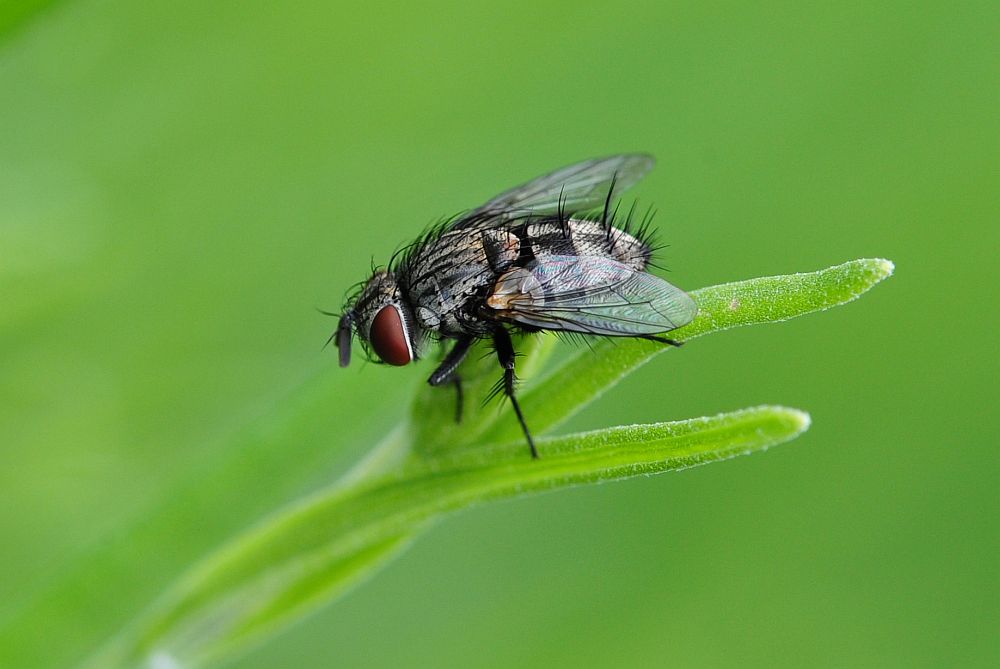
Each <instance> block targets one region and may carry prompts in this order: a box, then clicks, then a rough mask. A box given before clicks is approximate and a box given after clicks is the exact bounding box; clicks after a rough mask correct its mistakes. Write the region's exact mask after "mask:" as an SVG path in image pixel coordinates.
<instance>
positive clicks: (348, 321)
mask: <svg viewBox="0 0 1000 669" xmlns="http://www.w3.org/2000/svg"><path fill="white" fill-rule="evenodd" d="M353 326H354V312H353V311H351V310H348V311H346V312H344V314H343V315H342V316H341V317H340V321H339V322H338V323H337V329H336V331H334V333H333V334H332V335H330V339H328V340H327V342H326V343H327V344H329V343H330V341H331V340H333V339H334V338H335V337H336V340H337V350H338V351H340V366H341V367H347V366H348V365H350V364H351V334H352V333H351V330H352V329H353Z"/></svg>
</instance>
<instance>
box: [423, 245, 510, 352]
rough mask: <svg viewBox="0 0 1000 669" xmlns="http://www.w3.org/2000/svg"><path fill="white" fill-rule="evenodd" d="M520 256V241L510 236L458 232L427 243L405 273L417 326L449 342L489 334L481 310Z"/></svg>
mask: <svg viewBox="0 0 1000 669" xmlns="http://www.w3.org/2000/svg"><path fill="white" fill-rule="evenodd" d="M519 252H520V240H519V239H518V237H517V235H515V234H513V233H512V232H510V231H507V230H476V229H472V230H456V231H454V232H449V233H447V234H444V235H441V236H440V237H438V238H437V239H434V240H432V241H430V242H428V243H427V244H426V246H424V247H422V248H421V249H420V250H419V251H418V252H417V253H415V254H414V255H413V257H412V258H411V259H410V260H409V261H408V262H407V265H406V267H405V270H404V272H405V284H406V287H407V291H406V292H407V296H408V297H409V299H410V301H411V303H412V304H413V309H414V315H415V317H416V320H417V322H418V323H419V324H420V326H421V327H422V328H424V329H425V330H429V331H434V332H438V333H440V334H442V335H445V336H458V335H461V334H476V333H480V332H485V331H487V330H488V324H486V323H483V322H481V321H480V320H479V319H478V318H477V316H476V312H477V307H478V305H479V304H481V302H480V301H481V299H482V297H483V295H484V294H486V293H487V292H488V290H489V289H490V288H491V287H492V285H493V283H494V281H495V280H496V277H497V276H498V275H499V274H501V273H502V272H504V271H506V270H507V269H508V268H509V267H511V266H512V265H513V264H514V262H515V261H516V260H517V258H518V254H519Z"/></svg>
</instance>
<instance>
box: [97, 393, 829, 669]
mask: <svg viewBox="0 0 1000 669" xmlns="http://www.w3.org/2000/svg"><path fill="white" fill-rule="evenodd" d="M808 426H809V416H808V415H807V414H805V413H803V412H801V411H797V410H795V409H787V408H783V407H758V408H754V409H745V410H742V411H736V412H732V413H728V414H721V415H718V416H712V417H707V418H695V419H691V420H685V421H679V422H674V423H657V424H652V425H635V426H628V427H618V428H610V429H606V430H599V431H596V432H589V433H584V434H575V435H569V436H565V437H559V438H554V439H547V440H543V441H541V442H540V449H541V451H542V454H543V457H542V459H541V460H538V461H532V460H529V459H527V458H524V457H516V455H518V454H519V455H521V456H523V453H522V452H521V450H522V449H520V448H518V447H517V445H507V446H494V447H489V448H484V449H483V450H482V451H481V452H475V451H469V450H462V451H459V452H457V453H455V454H454V455H451V456H445V457H442V458H441V459H439V460H437V461H435V462H434V463H433V464H429V463H426V462H422V463H421V462H420V461H418V464H413V465H411V466H410V467H408V468H407V469H406V470H404V471H403V472H401V473H399V474H396V475H389V476H385V477H383V478H381V479H379V480H376V481H368V482H364V481H359V482H357V483H356V484H354V485H353V486H344V485H337V486H334V487H332V488H330V489H329V490H327V491H324V492H320V493H318V494H316V495H313V496H311V497H309V498H307V499H306V500H305V501H303V502H301V503H299V504H297V505H296V506H294V507H292V508H291V509H289V510H287V511H285V512H283V513H279V514H277V515H275V516H274V517H272V518H270V519H269V520H268V521H267V522H265V523H264V524H263V525H261V526H259V527H256V528H254V529H252V530H250V531H249V532H247V533H245V534H244V535H243V536H241V537H239V538H237V539H236V540H235V541H233V542H232V543H230V544H229V545H227V546H226V547H224V548H223V549H222V550H221V551H219V552H218V553H217V554H216V555H214V556H213V557H211V558H209V559H208V560H207V561H205V562H204V563H203V564H202V565H200V566H199V567H198V568H196V569H195V570H194V571H193V572H192V573H190V574H189V575H188V576H187V577H185V578H184V579H182V580H181V581H180V582H179V583H178V584H177V585H176V586H175V588H174V589H173V590H172V591H171V592H169V593H168V594H167V595H166V597H164V598H163V599H162V600H161V602H160V603H159V605H158V606H157V607H156V608H154V609H153V610H152V611H151V612H150V613H149V615H148V616H147V617H146V618H145V619H144V620H143V621H142V622H141V623H140V624H139V625H138V626H137V627H136V628H135V629H132V630H129V631H128V632H126V633H125V634H124V635H123V636H122V637H121V638H120V639H118V640H117V641H116V642H115V643H114V644H113V645H112V646H111V647H110V648H109V649H107V650H106V651H105V652H104V653H103V654H101V655H99V656H98V657H95V658H94V659H93V661H92V662H90V663H89V664H88V665H87V666H88V668H89V669H97V668H98V667H124V666H143V665H152V664H154V662H155V663H158V666H169V667H184V668H193V667H201V666H208V665H213V664H215V663H218V662H221V661H223V660H225V659H227V658H229V657H231V656H232V655H234V654H236V653H238V652H239V651H241V650H243V649H245V648H246V647H247V646H248V645H250V644H253V643H255V642H258V641H260V640H261V639H262V638H264V637H265V636H267V635H269V634H272V633H274V632H275V631H277V630H278V629H280V628H281V627H283V626H285V625H287V624H289V623H290V622H292V621H294V620H297V619H298V618H300V617H302V616H303V615H305V614H306V613H308V612H309V611H311V610H313V609H315V608H316V607H318V606H320V605H322V604H325V603H328V602H329V601H332V600H333V599H334V598H336V597H337V596H339V595H340V594H342V593H343V592H345V591H346V590H347V589H348V588H349V587H350V586H351V585H353V584H354V583H356V582H357V581H359V580H360V579H362V578H364V577H365V576H367V575H370V574H371V573H372V572H373V570H375V569H376V568H377V567H379V566H381V565H382V564H384V563H385V561H386V560H387V559H388V558H390V557H392V556H393V555H395V554H396V553H397V552H398V551H399V549H400V548H402V547H403V546H404V545H405V544H406V543H407V541H408V540H409V539H410V538H411V537H412V536H413V535H414V533H416V532H418V531H419V530H420V529H421V528H423V527H425V526H426V525H427V524H428V522H429V521H431V520H433V519H434V518H435V517H436V516H439V515H440V514H442V513H446V512H450V511H454V510H456V509H460V508H463V507H466V506H469V505H472V504H475V503H478V502H482V501H485V500H492V499H498V498H505V497H515V496H519V495H524V494H527V493H531V492H537V491H542V490H554V489H558V488H563V487H567V486H572V485H579V484H583V483H593V482H599V481H606V480H614V479H622V478H628V477H632V476H638V475H643V474H652V473H658V472H665V471H671V470H679V469H685V468H688V467H692V466H696V465H700V464H705V463H708V462H713V461H717V460H723V459H726V458H731V457H734V456H736V455H741V454H746V453H751V452H753V451H757V450H761V449H765V448H767V447H769V446H772V445H774V444H778V443H781V442H784V441H787V440H789V439H792V438H794V437H795V436H797V435H798V434H800V433H801V432H803V431H804V430H805V429H807V428H808Z"/></svg>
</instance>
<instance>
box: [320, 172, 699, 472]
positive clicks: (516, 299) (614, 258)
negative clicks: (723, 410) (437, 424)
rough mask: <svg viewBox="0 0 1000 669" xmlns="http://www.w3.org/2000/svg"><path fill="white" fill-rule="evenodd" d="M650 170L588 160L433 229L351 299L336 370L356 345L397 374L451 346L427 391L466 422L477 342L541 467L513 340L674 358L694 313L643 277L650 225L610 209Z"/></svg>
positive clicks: (667, 288) (690, 304)
mask: <svg viewBox="0 0 1000 669" xmlns="http://www.w3.org/2000/svg"><path fill="white" fill-rule="evenodd" d="M653 164H654V160H653V158H652V156H648V155H644V154H624V155H618V156H609V157H607V158H597V159H594V160H587V161H584V162H582V163H577V164H575V165H570V166H569V167H565V168H563V169H561V170H557V171H555V172H552V173H551V174H547V175H545V176H542V177H539V178H537V179H535V180H533V181H529V182H528V183H526V184H524V185H522V186H518V187H517V188H514V189H512V190H509V191H506V192H504V193H502V194H500V195H498V196H496V197H495V198H493V199H492V200H490V201H489V202H487V203H486V204H484V205H482V206H481V207H479V208H477V209H474V210H472V211H470V212H468V213H465V214H462V215H460V216H458V217H455V218H453V219H450V220H448V221H445V222H444V223H441V224H438V225H436V226H433V227H432V228H431V229H429V230H428V231H426V232H425V233H424V234H423V235H422V236H421V237H420V238H419V239H417V240H416V241H415V242H414V243H413V244H411V245H410V246H408V247H406V248H405V249H404V250H403V251H402V252H400V253H397V254H396V255H395V256H394V257H393V259H392V261H390V263H389V265H388V267H386V268H379V269H376V270H375V272H374V274H373V275H372V277H371V278H370V279H368V281H367V282H365V283H364V284H363V285H362V286H361V288H360V290H359V291H358V292H357V293H356V294H355V295H354V296H352V297H351V298H350V299H348V301H347V304H346V305H345V307H344V309H343V312H342V315H341V316H340V322H339V324H338V326H337V331H336V332H335V333H334V334H333V336H332V337H331V339H335V340H336V344H337V347H338V348H339V349H340V366H341V367H346V366H347V365H348V364H349V363H350V361H351V338H352V334H355V335H357V337H358V339H359V340H360V341H361V344H362V346H363V347H364V349H365V352H366V354H368V355H369V357H370V358H371V359H372V360H374V361H375V362H379V361H381V362H384V363H388V364H390V365H406V364H408V363H410V362H413V361H414V360H417V359H419V358H420V357H421V356H422V355H423V354H424V352H425V351H426V349H427V347H428V344H429V342H431V341H433V340H440V341H444V340H448V341H451V342H453V344H452V347H451V350H450V351H449V352H448V353H447V355H445V357H444V359H443V360H442V362H441V364H440V365H438V367H437V369H435V370H434V373H433V374H431V376H430V379H428V381H429V383H430V384H431V385H433V386H440V385H444V384H454V385H455V386H456V388H457V390H458V398H459V416H461V401H462V400H461V398H462V394H461V379H460V378H459V376H458V373H457V370H458V366H459V364H460V363H461V362H462V360H463V359H464V358H465V356H466V354H467V353H468V352H469V349H470V347H471V346H472V344H473V342H475V341H476V340H478V339H486V338H489V339H491V340H492V341H493V345H494V347H495V348H496V353H497V357H498V359H499V361H500V366H501V367H502V368H503V379H502V388H503V391H504V392H505V394H506V395H507V397H509V398H510V401H511V404H512V405H513V407H514V412H515V413H516V414H517V418H518V420H519V421H520V423H521V427H522V428H523V430H524V436H525V438H527V440H528V446H529V447H530V448H531V455H532V457H536V458H537V457H538V452H537V451H536V449H535V443H534V440H533V439H532V437H531V432H530V431H529V430H528V425H527V423H526V422H525V418H524V415H523V413H522V412H521V406H520V404H519V403H518V401H517V398H516V396H515V375H514V360H515V352H514V346H513V343H512V340H511V332H538V331H541V330H554V331H558V332H572V333H578V334H583V335H596V336H605V337H642V338H644V339H652V340H655V341H659V342H662V343H664V344H671V345H674V346H676V345H679V342H676V341H674V340H672V339H668V338H666V337H663V336H662V334H663V333H665V332H669V331H670V330H673V329H675V328H679V327H681V326H682V325H685V324H687V323H689V322H691V320H692V319H693V318H694V317H695V314H696V313H697V311H698V308H697V306H696V305H695V303H694V300H692V299H691V298H690V297H689V296H688V295H687V293H685V292H684V291H682V290H680V289H679V288H676V287H674V286H672V285H670V284H669V283H667V282H666V281H664V280H663V279H661V278H659V277H657V276H654V275H652V274H649V273H647V272H646V269H647V267H648V266H649V264H650V259H651V256H652V252H653V247H652V245H651V244H650V243H649V237H648V235H647V233H646V224H648V217H647V219H646V221H644V223H643V225H641V226H639V229H638V230H635V231H632V230H631V228H632V226H631V223H632V212H631V211H630V212H629V213H628V214H627V215H625V216H619V215H618V213H617V207H616V206H614V202H615V198H616V197H617V196H618V195H619V194H620V193H621V192H623V191H625V190H626V189H627V188H629V187H631V186H633V185H634V184H635V183H636V182H638V181H639V180H640V179H641V178H642V177H643V176H645V174H646V173H647V172H648V171H649V170H650V169H652V167H653ZM622 219H624V220H622ZM372 350H374V353H375V356H371V351H372Z"/></svg>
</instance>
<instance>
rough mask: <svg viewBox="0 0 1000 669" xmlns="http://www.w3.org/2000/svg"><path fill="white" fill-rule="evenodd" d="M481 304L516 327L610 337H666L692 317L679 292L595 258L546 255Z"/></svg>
mask: <svg viewBox="0 0 1000 669" xmlns="http://www.w3.org/2000/svg"><path fill="white" fill-rule="evenodd" d="M487 304H488V305H489V306H490V307H491V308H493V309H495V310H496V311H497V312H498V313H499V315H500V316H501V317H502V318H505V319H507V320H510V321H514V322H516V323H523V324H525V325H533V326H535V327H539V328H544V329H546V330H568V331H570V332H582V333H585V334H596V335H608V336H616V337H627V336H635V335H652V334H658V333H662V332H668V331H670V330H674V329H676V328H679V327H681V326H682V325H686V324H687V323H690V322H691V321H692V320H693V319H694V317H695V315H696V314H697V313H698V306H697V305H696V304H695V302H694V300H692V299H691V297H690V296H689V295H688V294H687V293H685V292H684V291H683V290H681V289H680V288H677V287H676V286H672V285H671V284H669V283H667V282H666V281H664V280H663V279H661V278H659V277H657V276H653V275H652V274H647V273H646V272H640V271H636V270H634V269H632V268H630V267H628V266H626V265H623V264H621V263H619V262H617V261H615V260H611V259H610V258H604V257H598V256H581V257H575V256H549V257H547V258H545V259H544V260H541V261H537V262H535V263H534V264H533V265H530V266H528V267H527V268H520V267H519V268H515V269H513V270H511V271H509V272H507V273H506V274H504V275H503V276H501V277H500V279H499V281H498V282H497V285H496V288H495V289H494V291H493V294H492V295H491V296H490V297H489V298H488V299H487Z"/></svg>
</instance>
